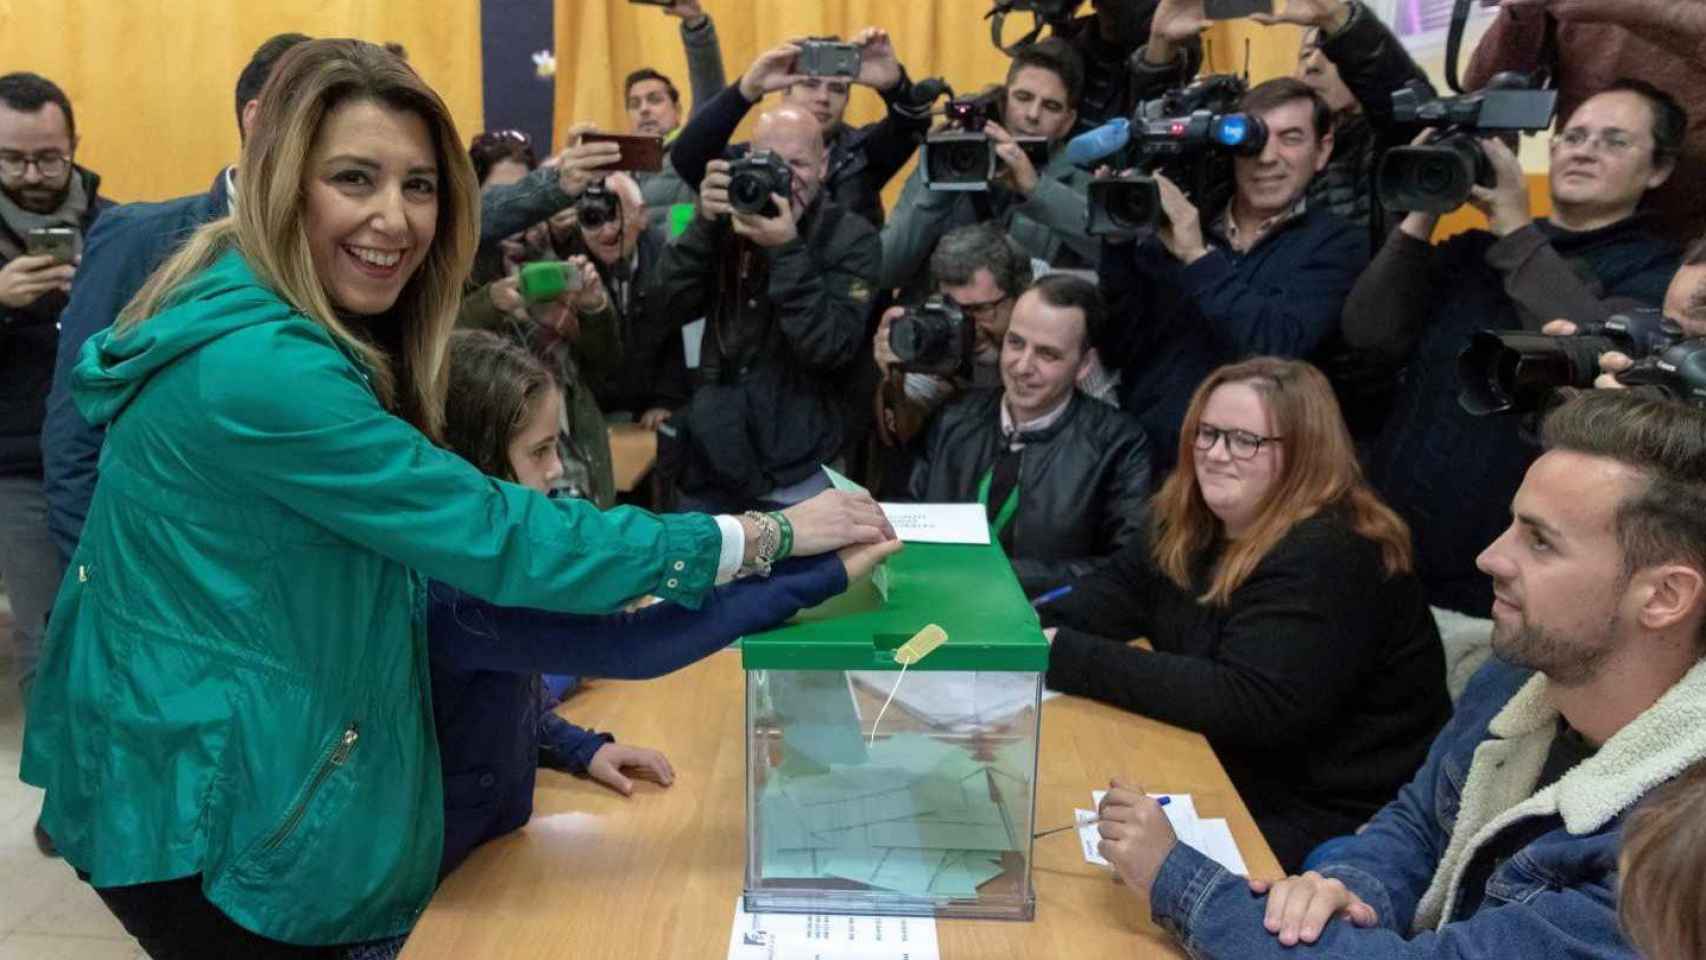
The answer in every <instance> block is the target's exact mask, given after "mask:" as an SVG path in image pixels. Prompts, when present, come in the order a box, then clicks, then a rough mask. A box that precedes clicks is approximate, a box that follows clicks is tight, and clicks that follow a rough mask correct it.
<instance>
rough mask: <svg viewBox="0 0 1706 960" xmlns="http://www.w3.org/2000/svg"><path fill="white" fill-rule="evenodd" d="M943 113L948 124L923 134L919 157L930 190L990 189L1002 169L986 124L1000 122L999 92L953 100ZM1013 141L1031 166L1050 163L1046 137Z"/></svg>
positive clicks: (1041, 166) (1037, 167)
mask: <svg viewBox="0 0 1706 960" xmlns="http://www.w3.org/2000/svg"><path fill="white" fill-rule="evenodd" d="M942 114H943V116H944V117H946V118H947V120H948V122H949V124H950V126H949V128H948V129H945V130H941V131H939V132H937V133H932V134H930V135H929V136H927V137H925V138H924V149H923V151H922V154H923V155H922V156H921V157H920V158H919V161H918V162H919V163H920V164H921V165H922V166H923V169H924V185H925V186H926V187H928V188H929V189H931V190H976V191H984V190H988V189H989V181H990V180H992V179H994V178H995V176H996V174H998V173H1000V172H1001V158H1000V157H998V156H996V154H995V144H994V142H993V141H991V140H990V139H989V134H988V133H986V132H985V131H984V128H985V127H986V126H988V125H989V124H991V123H996V124H999V123H1000V122H1001V95H1000V93H991V94H985V95H983V96H979V97H970V98H967V99H964V100H950V101H948V105H947V106H946V107H945V108H943V111H942ZM1013 142H1015V143H1017V144H1018V145H1019V149H1021V150H1023V151H1025V156H1026V157H1027V158H1028V159H1029V160H1030V161H1031V166H1032V167H1034V168H1036V169H1037V170H1039V171H1040V170H1042V168H1043V167H1044V166H1046V165H1047V164H1048V161H1049V146H1048V140H1047V138H1044V137H1014V138H1013Z"/></svg>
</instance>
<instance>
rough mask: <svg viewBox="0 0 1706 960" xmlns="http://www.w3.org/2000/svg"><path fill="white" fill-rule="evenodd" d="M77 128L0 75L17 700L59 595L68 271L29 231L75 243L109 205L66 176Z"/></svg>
mask: <svg viewBox="0 0 1706 960" xmlns="http://www.w3.org/2000/svg"><path fill="white" fill-rule="evenodd" d="M76 152H77V121H76V116H75V114H73V113H72V110H71V101H70V100H68V99H67V98H66V96H65V93H64V91H62V90H60V89H59V87H58V86H57V85H55V84H54V83H53V81H51V80H48V79H47V78H45V77H41V76H38V75H36V74H33V73H13V74H9V75H7V76H4V77H0V579H3V580H4V581H5V583H6V593H7V595H8V597H9V598H10V600H11V606H12V619H13V624H14V625H13V633H14V636H15V637H16V641H17V644H16V646H17V657H18V664H17V666H18V686H19V688H20V689H21V690H23V691H24V693H25V700H26V702H27V701H28V693H29V686H30V682H31V681H32V680H33V679H34V678H35V667H36V657H37V654H38V651H39V649H40V643H41V636H42V625H43V624H44V623H45V622H46V620H47V612H48V609H49V608H50V607H51V606H52V605H53V597H54V593H55V592H56V591H57V590H58V587H59V554H58V552H57V551H56V550H55V549H54V546H53V539H52V537H51V535H50V534H49V532H48V525H47V501H46V500H45V499H44V498H43V496H42V489H41V485H42V458H41V424H42V418H43V416H44V414H45V411H46V404H47V393H48V388H49V387H50V386H51V385H52V383H53V356H54V349H55V346H56V345H57V342H58V331H59V314H60V311H62V310H64V309H65V301H66V295H67V294H68V293H70V291H71V280H72V277H73V276H74V275H75V273H76V262H75V260H74V259H73V257H72V255H71V252H70V250H66V251H65V255H64V257H63V258H60V257H57V256H55V255H54V254H52V253H32V252H30V241H29V237H30V234H31V232H32V231H36V230H44V229H55V228H70V229H72V230H75V231H76V232H77V234H78V235H79V236H82V235H84V234H86V233H87V232H88V230H89V227H90V226H91V225H92V224H93V223H94V222H95V218H96V217H97V216H99V215H100V212H101V211H102V210H103V209H104V208H106V207H108V206H110V205H111V204H110V202H109V201H106V200H103V199H102V198H101V197H100V193H99V190H100V183H101V178H100V177H98V176H96V175H95V174H94V173H92V172H91V171H88V170H85V169H83V168H82V167H80V166H78V165H77V164H76V163H75V162H74V160H73V157H74V155H75V154H76Z"/></svg>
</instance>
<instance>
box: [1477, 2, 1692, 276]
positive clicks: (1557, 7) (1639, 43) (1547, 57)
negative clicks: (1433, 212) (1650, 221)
mask: <svg viewBox="0 0 1706 960" xmlns="http://www.w3.org/2000/svg"><path fill="white" fill-rule="evenodd" d="M1499 7H1500V9H1499V15H1498V17H1496V18H1495V19H1494V20H1493V22H1492V23H1491V24H1489V25H1488V26H1487V32H1486V33H1485V34H1484V35H1482V37H1481V42H1480V44H1479V45H1477V46H1476V47H1475V54H1474V56H1473V57H1472V58H1471V59H1470V61H1469V64H1468V66H1467V67H1465V69H1464V71H1463V85H1464V87H1465V88H1467V89H1477V88H1479V87H1482V86H1484V85H1485V84H1486V83H1487V82H1488V80H1489V78H1491V77H1494V76H1496V75H1498V74H1499V73H1501V72H1503V71H1509V70H1520V71H1525V72H1532V71H1536V70H1545V71H1547V72H1549V73H1550V74H1551V76H1552V78H1553V80H1554V81H1555V84H1556V86H1557V88H1558V103H1559V116H1560V117H1567V116H1569V115H1570V114H1571V113H1574V112H1575V109H1576V107H1577V106H1579V105H1580V104H1581V103H1582V102H1583V101H1584V100H1586V99H1587V98H1588V97H1590V96H1592V95H1593V94H1594V93H1596V92H1598V91H1600V90H1603V89H1604V88H1605V87H1607V86H1608V85H1610V84H1611V82H1612V81H1614V80H1618V79H1621V78H1629V79H1635V80H1645V81H1646V82H1648V83H1650V84H1652V85H1653V86H1655V87H1658V88H1660V89H1662V90H1668V91H1670V92H1671V94H1672V96H1674V97H1676V98H1677V101H1678V102H1679V103H1681V104H1682V107H1683V109H1685V110H1687V111H1688V113H1689V116H1690V118H1691V121H1692V122H1691V123H1690V124H1689V128H1688V132H1687V134H1686V135H1685V136H1684V137H1683V142H1682V146H1681V148H1680V149H1679V150H1678V152H1677V158H1676V173H1675V174H1674V175H1673V176H1672V177H1671V178H1670V179H1669V180H1667V181H1666V182H1665V183H1664V184H1662V185H1660V186H1659V188H1658V189H1656V190H1654V191H1653V192H1652V193H1651V194H1650V195H1649V196H1648V197H1647V200H1646V205H1645V207H1646V209H1647V210H1648V211H1650V212H1651V213H1652V214H1653V216H1654V218H1655V221H1656V226H1655V229H1656V231H1657V232H1658V233H1659V234H1660V235H1661V236H1664V237H1666V238H1667V239H1670V240H1672V241H1674V242H1676V243H1678V244H1685V243H1688V242H1689V241H1691V240H1693V239H1694V238H1695V237H1696V236H1698V235H1699V234H1700V231H1701V230H1706V193H1703V192H1702V191H1701V190H1700V189H1699V184H1700V183H1701V181H1702V179H1703V178H1706V84H1702V83H1701V82H1700V75H1701V71H1702V70H1706V4H1702V3H1700V2H1699V0H1502V2H1500V4H1499ZM1561 129H1562V128H1560V130H1561Z"/></svg>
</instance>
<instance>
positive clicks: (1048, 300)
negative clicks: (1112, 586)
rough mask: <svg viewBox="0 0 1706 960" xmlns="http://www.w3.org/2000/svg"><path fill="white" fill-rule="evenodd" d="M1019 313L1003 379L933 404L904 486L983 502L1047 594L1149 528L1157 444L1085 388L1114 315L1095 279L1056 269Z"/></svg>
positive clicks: (1017, 561)
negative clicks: (1081, 384) (1100, 334)
mask: <svg viewBox="0 0 1706 960" xmlns="http://www.w3.org/2000/svg"><path fill="white" fill-rule="evenodd" d="M1011 312H1012V316H1011V319H1010V322H1009V323H1008V325H1007V330H1006V333H1005V334H1004V335H1003V336H1002V338H1001V348H1000V360H999V364H1000V378H1001V382H1000V385H999V386H996V387H983V388H974V389H971V390H968V391H966V392H965V393H963V394H961V395H960V396H959V397H957V398H955V399H954V400H951V401H949V402H948V403H947V404H946V405H945V406H943V407H942V408H941V409H940V410H938V411H937V412H936V414H935V415H934V416H933V417H932V418H931V420H930V422H929V424H928V426H927V427H926V428H925V430H924V433H923V434H922V436H921V437H920V439H919V440H918V441H917V442H916V444H915V453H916V459H915V461H914V463H913V465H912V469H911V474H910V477H909V479H908V483H907V491H906V492H907V497H908V498H909V499H911V500H913V501H915V502H918V503H970V502H977V503H981V504H983V506H984V510H985V513H986V515H987V517H988V520H989V524H990V534H991V536H993V537H994V538H995V539H996V540H998V541H999V542H1000V543H1001V546H1002V548H1003V549H1004V550H1005V551H1006V553H1007V556H1008V557H1009V558H1011V559H1012V561H1013V572H1014V573H1015V574H1017V575H1018V577H1019V584H1020V586H1022V587H1024V589H1025V591H1026V592H1027V593H1029V594H1032V595H1040V594H1043V593H1046V592H1048V591H1050V590H1053V589H1055V588H1056V587H1059V586H1060V585H1062V584H1063V583H1065V582H1067V581H1068V580H1070V579H1071V578H1073V577H1079V576H1083V575H1084V574H1087V573H1090V572H1092V571H1094V570H1096V569H1097V568H1099V567H1101V566H1102V565H1104V564H1106V563H1108V562H1110V561H1111V560H1112V558H1113V556H1114V555H1115V554H1116V553H1118V552H1119V550H1120V548H1121V547H1124V546H1126V545H1128V544H1131V543H1134V542H1135V541H1137V540H1138V539H1139V538H1141V537H1142V536H1143V526H1144V517H1145V514H1146V510H1147V507H1146V504H1147V502H1148V498H1149V492H1150V489H1149V482H1150V445H1149V439H1148V437H1147V436H1145V435H1144V432H1143V428H1142V427H1141V426H1139V425H1138V422H1137V421H1136V420H1135V419H1133V418H1132V417H1131V416H1129V415H1128V414H1125V413H1123V412H1121V411H1120V410H1118V409H1116V408H1114V407H1112V406H1110V405H1108V404H1104V403H1098V402H1097V401H1095V400H1093V399H1091V398H1090V397H1088V396H1085V395H1084V394H1083V392H1082V391H1080V390H1079V389H1078V388H1077V383H1078V381H1079V379H1080V378H1082V377H1083V376H1084V375H1085V374H1086V373H1087V372H1088V370H1089V368H1090V364H1091V363H1092V358H1093V357H1094V355H1095V350H1094V348H1093V347H1092V346H1091V342H1092V340H1093V338H1094V337H1095V335H1096V333H1097V331H1098V329H1099V328H1100V327H1101V325H1102V324H1104V323H1106V322H1107V308H1106V307H1105V306H1104V304H1103V303H1102V298H1101V295H1100V294H1099V293H1097V292H1096V286H1095V284H1093V283H1091V282H1090V281H1088V280H1085V279H1082V278H1080V277H1076V276H1072V275H1068V274H1050V275H1049V276H1046V277H1043V278H1042V279H1041V280H1038V281H1037V282H1036V283H1035V284H1033V285H1032V286H1031V287H1030V289H1028V290H1026V291H1025V292H1024V293H1023V294H1021V295H1020V296H1019V298H1018V300H1017V302H1015V303H1014V304H1013V306H1012V311H1011Z"/></svg>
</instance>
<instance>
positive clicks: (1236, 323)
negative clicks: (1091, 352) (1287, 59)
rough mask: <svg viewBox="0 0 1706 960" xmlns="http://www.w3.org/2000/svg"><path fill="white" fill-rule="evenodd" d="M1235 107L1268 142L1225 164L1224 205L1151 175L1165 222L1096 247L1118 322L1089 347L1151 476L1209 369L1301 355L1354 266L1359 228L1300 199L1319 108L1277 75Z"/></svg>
mask: <svg viewBox="0 0 1706 960" xmlns="http://www.w3.org/2000/svg"><path fill="white" fill-rule="evenodd" d="M1157 23H1158V25H1159V23H1160V21H1159V20H1158V21H1157ZM1146 49H1147V48H1146ZM1240 109H1241V110H1243V111H1244V112H1246V113H1249V114H1252V115H1254V116H1257V117H1260V118H1261V119H1262V120H1263V121H1264V123H1265V124H1266V125H1267V128H1268V139H1267V144H1266V146H1265V147H1263V149H1262V152H1261V153H1260V154H1259V155H1257V156H1250V157H1238V158H1237V159H1236V160H1235V161H1234V163H1233V180H1234V192H1233V196H1232V200H1231V202H1230V203H1228V204H1226V205H1225V206H1224V207H1218V208H1211V209H1206V210H1199V209H1198V207H1197V205H1196V203H1193V201H1192V200H1191V199H1188V198H1187V197H1186V196H1185V194H1184V192H1183V191H1181V190H1180V189H1179V187H1178V186H1177V185H1176V184H1174V183H1172V182H1171V181H1169V180H1168V179H1167V178H1166V177H1165V176H1162V175H1157V176H1156V184H1157V185H1158V187H1159V189H1160V193H1161V204H1162V208H1163V210H1164V212H1165V217H1166V220H1165V222H1164V223H1163V224H1162V225H1161V226H1160V227H1158V228H1157V229H1156V231H1155V232H1154V233H1153V234H1152V235H1150V236H1148V237H1146V238H1144V239H1142V240H1140V241H1139V242H1137V243H1135V244H1133V243H1113V242H1109V243H1105V244H1104V245H1103V248H1102V266H1101V270H1100V274H1101V279H1102V285H1103V293H1104V295H1105V296H1106V297H1107V299H1108V301H1109V303H1110V304H1112V305H1113V315H1114V316H1116V317H1122V318H1125V320H1124V323H1123V324H1121V325H1116V326H1117V327H1118V329H1112V330H1110V331H1109V333H1108V335H1107V337H1106V338H1105V341H1104V342H1103V343H1101V344H1098V347H1100V348H1101V353H1102V359H1103V362H1104V363H1105V364H1106V365H1107V366H1108V367H1109V368H1110V369H1113V370H1118V371H1119V372H1120V375H1121V379H1122V381H1123V384H1124V387H1123V393H1122V397H1121V406H1122V407H1124V408H1125V409H1126V410H1127V411H1129V412H1131V413H1132V414H1134V415H1135V416H1137V418H1138V419H1139V420H1140V421H1142V423H1143V426H1144V429H1145V431H1146V432H1148V434H1149V436H1150V438H1151V439H1152V440H1154V441H1155V443H1156V454H1157V461H1158V462H1157V464H1156V466H1157V475H1158V476H1159V475H1161V474H1162V473H1164V472H1165V471H1166V470H1169V469H1171V468H1172V465H1173V460H1174V458H1175V455H1176V454H1177V452H1178V440H1179V424H1180V423H1182V422H1184V418H1185V408H1186V407H1187V406H1188V405H1189V404H1190V399H1191V393H1192V392H1193V391H1195V390H1196V388H1197V384H1199V383H1201V382H1202V380H1203V378H1204V377H1205V376H1207V375H1208V373H1209V371H1211V370H1213V369H1214V368H1216V367H1219V366H1221V365H1223V364H1227V363H1232V362H1235V361H1237V360H1241V359H1243V358H1245V357H1249V356H1254V355H1257V354H1271V355H1274V356H1281V357H1300V358H1308V357H1311V356H1313V355H1315V354H1316V353H1317V352H1318V351H1320V350H1321V348H1322V347H1323V345H1324V344H1326V343H1327V341H1328V339H1329V337H1331V336H1332V335H1333V334H1334V333H1335V332H1336V331H1337V329H1338V324H1339V312H1340V310H1341V309H1342V308H1343V306H1344V302H1345V297H1346V296H1347V295H1348V294H1349V293H1350V291H1351V287H1352V286H1353V285H1354V284H1355V283H1356V278H1357V275H1358V274H1359V273H1361V272H1362V269H1363V267H1365V266H1366V265H1367V264H1368V238H1367V235H1366V232H1365V231H1363V230H1361V229H1358V228H1357V227H1355V226H1353V225H1352V224H1350V223H1348V222H1346V221H1344V220H1341V219H1339V218H1338V217H1336V216H1334V215H1333V214H1331V213H1329V212H1327V211H1326V210H1325V209H1321V208H1318V207H1314V206H1311V205H1310V204H1309V203H1308V202H1307V201H1306V200H1305V191H1306V190H1307V189H1308V187H1309V182H1310V180H1311V179H1313V178H1314V176H1315V174H1317V173H1319V172H1320V171H1321V169H1322V168H1323V167H1325V166H1326V165H1327V161H1328V159H1329V158H1330V157H1331V156H1332V153H1333V132H1332V126H1331V123H1332V121H1331V114H1330V113H1329V111H1328V109H1327V104H1326V102H1325V101H1323V100H1322V99H1321V97H1320V95H1319V94H1317V93H1316V92H1315V91H1313V90H1311V89H1310V88H1309V87H1308V86H1306V85H1305V84H1303V83H1302V82H1301V81H1299V80H1296V79H1293V78H1291V77H1281V78H1278V79H1274V80H1269V81H1268V82H1266V83H1263V84H1261V85H1259V86H1257V87H1255V88H1254V89H1252V90H1251V91H1250V92H1249V93H1247V94H1246V95H1245V96H1244V98H1243V100H1242V101H1241V103H1240ZM1207 202H1209V201H1208V199H1207V198H1198V200H1197V203H1207Z"/></svg>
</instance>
